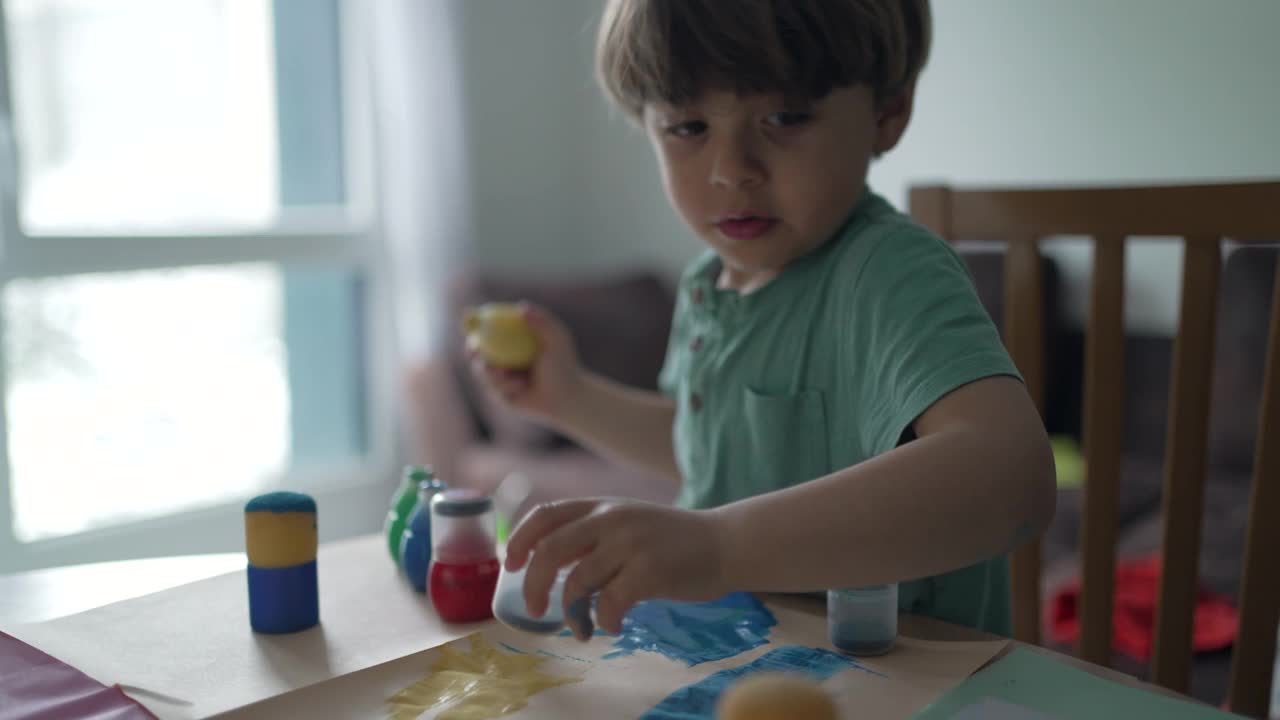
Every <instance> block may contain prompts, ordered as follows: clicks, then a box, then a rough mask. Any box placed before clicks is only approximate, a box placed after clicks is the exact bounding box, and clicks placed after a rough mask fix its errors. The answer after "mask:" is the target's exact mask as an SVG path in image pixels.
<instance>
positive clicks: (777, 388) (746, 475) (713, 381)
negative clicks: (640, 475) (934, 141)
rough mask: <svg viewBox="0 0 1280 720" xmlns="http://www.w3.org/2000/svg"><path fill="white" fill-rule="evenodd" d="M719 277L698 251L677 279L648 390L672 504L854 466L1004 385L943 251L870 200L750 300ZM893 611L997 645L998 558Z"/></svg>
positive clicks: (999, 349)
mask: <svg viewBox="0 0 1280 720" xmlns="http://www.w3.org/2000/svg"><path fill="white" fill-rule="evenodd" d="M720 268H721V265H720V261H719V258H718V257H717V256H716V255H714V254H713V253H708V254H706V255H704V256H703V257H702V258H700V259H699V260H697V261H695V262H694V263H693V264H692V265H691V266H690V267H689V268H688V270H687V271H686V272H685V274H684V276H683V278H682V279H681V283H680V293H679V297H678V299H677V301H676V311H675V318H674V320H673V324H672V331H671V340H670V344H669V346H668V348H667V358H666V363H665V365H664V367H663V370H662V375H661V378H660V386H661V388H662V390H663V391H664V392H665V393H667V394H669V395H670V396H672V397H673V398H675V400H676V408H677V410H676V421H675V428H674V442H675V452H676V460H677V462H678V464H679V466H680V470H681V473H682V475H683V477H684V486H683V489H682V491H681V493H680V497H679V499H678V501H677V502H678V504H679V505H680V506H681V507H687V508H709V507H716V506H719V505H723V504H726V503H730V502H733V501H735V500H740V499H743V498H747V497H751V496H754V495H760V494H762V493H767V492H771V491H773V490H779V489H782V488H785V487H788V486H791V485H795V484H798V483H802V482H805V481H807V480H812V479H814V478H818V477H821V476H823V475H827V474H830V473H832V472H835V471H837V470H840V469H843V468H846V467H849V466H851V465H856V464H858V463H860V462H863V461H864V460H867V459H869V458H872V457H874V456H876V455H880V454H882V453H885V452H887V451H889V450H892V449H893V448H895V447H896V446H898V444H899V443H900V442H901V441H902V440H903V439H904V438H906V437H910V434H909V433H910V428H911V424H912V423H913V422H914V421H915V419H916V418H917V417H918V416H919V415H920V414H921V413H923V412H924V411H925V410H926V409H927V408H928V407H929V406H930V405H932V404H933V403H934V402H935V401H937V400H938V399H939V398H941V397H942V396H943V395H945V394H947V393H948V392H950V391H952V390H954V389H956V388H958V387H960V386H962V385H965V384H967V383H970V382H973V381H975V380H979V379H981V378H984V377H990V376H993V375H1012V376H1015V377H1017V376H1018V372H1017V369H1016V368H1015V367H1014V365H1013V362H1012V361H1011V360H1010V358H1009V355H1008V353H1007V352H1006V351H1005V348H1004V346H1003V345H1002V344H1001V341H1000V337H999V334H998V332H997V330H996V328H995V326H994V325H993V324H992V322H991V319H990V318H989V316H988V315H987V314H986V312H985V310H984V309H983V307H982V304H981V303H980V301H979V300H978V297H977V293H976V292H975V290H974V288H973V284H972V281H971V279H970V276H969V273H968V270H967V269H966V267H965V265H964V263H963V261H962V260H961V259H960V258H959V256H958V255H957V254H956V253H955V251H954V250H953V249H952V248H951V246H949V245H948V244H947V243H946V242H944V241H943V240H942V239H940V238H938V237H937V236H936V235H934V234H933V233H931V232H929V231H928V230H926V229H924V228H923V227H921V226H920V225H917V224H916V223H914V222H913V221H912V220H911V219H910V218H908V217H906V216H905V215H903V214H901V213H899V212H898V211H896V210H895V209H894V208H893V207H892V206H891V205H889V203H887V202H886V201H885V200H884V199H882V198H881V197H879V196H878V195H876V194H875V193H873V192H871V191H869V190H868V191H867V192H865V193H864V194H863V197H862V198H861V199H860V200H859V202H858V204H857V207H856V208H855V209H854V211H853V213H852V214H851V215H850V218H849V220H848V221H847V222H846V224H845V225H844V227H843V228H842V229H841V230H840V231H839V234H838V236H837V237H836V238H834V239H833V240H832V241H831V242H829V243H827V244H826V245H824V246H822V247H821V248H819V249H818V250H815V251H814V252H812V253H810V254H809V255H806V256H804V257H802V258H799V259H797V260H795V261H793V262H792V263H791V264H790V265H788V266H787V268H786V269H785V270H784V271H783V272H782V273H780V274H779V275H778V276H777V277H776V278H774V279H773V280H772V281H771V282H770V283H769V284H767V285H765V286H763V287H761V288H759V289H758V290H756V291H754V292H751V293H748V294H746V295H743V294H741V293H738V292H736V291H731V290H718V289H716V278H717V275H718V273H719V271H720ZM921 500H922V501H925V500H926V499H925V498H922V499H921ZM902 520H903V522H904V523H910V522H911V518H910V517H904V518H903V519H902ZM922 531H927V529H922ZM851 554H855V553H851ZM899 606H900V607H901V608H902V609H903V610H904V611H907V612H912V613H917V614H924V615H930V616H933V617H937V618H939V619H942V620H946V621H949V622H954V623H958V624H962V625H967V626H969V627H975V628H978V629H982V630H986V631H989V632H996V633H1001V634H1006V635H1007V634H1008V632H1009V586H1008V567H1007V562H1006V559H1005V558H1004V557H999V558H993V559H991V560H988V561H985V562H982V563H979V564H977V565H974V566H972V567H968V568H964V569H961V570H956V571H954V572H950V573H947V574H944V575H939V576H935V577H930V578H925V579H921V580H915V581H910V582H904V583H902V584H900V586H899Z"/></svg>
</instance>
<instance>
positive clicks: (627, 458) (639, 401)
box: [556, 373, 681, 486]
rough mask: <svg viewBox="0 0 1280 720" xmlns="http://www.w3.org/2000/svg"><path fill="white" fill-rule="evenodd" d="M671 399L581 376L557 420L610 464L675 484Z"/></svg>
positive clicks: (593, 376) (598, 377) (589, 375)
mask: <svg viewBox="0 0 1280 720" xmlns="http://www.w3.org/2000/svg"><path fill="white" fill-rule="evenodd" d="M675 416H676V406H675V401H673V400H672V399H671V398H669V397H667V396H665V395H663V394H661V393H656V392H651V391H647V390H640V389H637V388H633V387H629V386H627V385H623V384H621V383H618V382H615V381H613V380H610V379H608V378H605V377H603V376H601V375H597V374H595V373H584V374H583V377H582V381H581V383H579V384H578V386H577V387H576V390H575V392H574V393H573V396H572V399H571V400H570V401H569V402H567V403H565V406H564V408H563V409H562V410H561V411H560V413H559V414H558V416H557V417H556V424H557V425H558V426H559V427H560V429H561V430H562V431H564V432H565V433H567V434H569V435H571V436H573V438H574V439H576V440H577V441H578V442H580V443H582V444H583V445H586V446H588V447H590V448H591V449H593V450H595V451H596V452H598V453H600V454H602V455H605V456H607V457H609V458H610V459H611V460H613V461H615V462H618V463H621V464H626V465H631V466H633V467H639V468H641V469H644V470H648V471H650V472H654V473H657V474H658V475H661V476H662V477H664V478H667V479H669V480H671V481H672V482H674V483H675V484H676V485H677V486H679V484H680V482H681V480H680V470H679V468H678V466H677V465H676V458H675V449H674V447H673V445H672V434H671V431H672V424H673V423H674V422H675Z"/></svg>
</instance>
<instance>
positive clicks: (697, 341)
mask: <svg viewBox="0 0 1280 720" xmlns="http://www.w3.org/2000/svg"><path fill="white" fill-rule="evenodd" d="M689 349H690V350H692V351H693V352H698V351H699V350H701V349H702V336H701V335H699V336H696V337H694V338H693V340H691V341H689Z"/></svg>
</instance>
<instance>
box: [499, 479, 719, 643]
mask: <svg viewBox="0 0 1280 720" xmlns="http://www.w3.org/2000/svg"><path fill="white" fill-rule="evenodd" d="M722 536H723V531H722V530H721V529H720V525H719V521H718V520H717V516H715V515H712V514H711V513H707V512H699V511H690V510H678V509H676V508H672V507H667V506H662V505H651V504H648V503H640V502H634V501H625V500H620V501H614V500H602V499H593V500H568V501H563V502H558V503H552V504H550V505H544V506H541V507H539V508H537V509H536V510H534V511H533V512H532V513H530V515H529V516H528V517H527V518H525V520H524V522H522V523H521V524H520V527H519V528H517V529H516V532H515V534H514V535H512V536H511V540H510V542H509V543H508V545H507V561H506V563H507V567H508V568H511V569H519V568H520V567H521V566H523V565H524V564H525V562H526V561H528V563H529V567H528V570H527V571H526V574H525V580H524V599H525V603H526V605H527V606H528V608H529V612H530V614H532V615H534V616H540V615H542V614H543V613H544V612H545V611H546V609H547V602H548V596H549V594H550V591H551V585H552V583H553V582H554V580H555V577H556V574H557V572H558V571H559V570H560V568H562V567H564V566H566V565H570V564H572V563H574V562H577V563H578V565H577V567H575V568H574V569H573V571H572V572H571V573H570V574H569V577H568V579H567V580H566V582H565V588H564V605H565V614H566V617H571V616H572V615H573V613H572V612H571V611H570V606H571V605H573V603H574V602H575V601H579V600H582V599H585V598H587V597H588V596H590V595H591V594H593V593H599V596H600V601H599V605H598V606H597V611H596V614H597V619H598V620H599V622H600V625H601V627H603V628H604V629H605V630H607V631H609V632H613V633H619V632H621V631H622V618H623V616H624V615H626V614H627V611H628V610H630V609H631V607H632V606H634V605H635V604H636V603H638V602H640V601H641V600H647V599H650V598H666V599H671V600H689V601H703V600H713V599H715V598H717V597H720V596H721V595H723V594H725V593H726V592H728V591H729V590H730V588H727V587H725V584H726V583H725V581H724V578H723V577H722V574H721V569H722V568H723V567H724V566H725V563H724V562H723V559H724V556H725V553H726V550H725V548H724V542H723V539H722ZM531 553H532V556H533V557H532V559H529V556H530V554H531ZM570 625H571V627H573V626H574V624H573V623H570ZM573 629H574V633H575V634H576V635H577V636H578V639H580V640H586V639H588V637H589V635H590V630H589V629H585V628H580V627H573ZM584 636H585V637H584Z"/></svg>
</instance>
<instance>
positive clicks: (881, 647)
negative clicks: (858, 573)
mask: <svg viewBox="0 0 1280 720" xmlns="http://www.w3.org/2000/svg"><path fill="white" fill-rule="evenodd" d="M827 634H828V636H829V637H830V639H831V644H832V645H834V646H835V647H836V649H837V650H839V651H841V652H844V653H848V654H850V655H864V656H865V655H883V654H885V653H887V652H889V651H890V650H892V649H893V646H894V642H895V641H896V640H897V637H898V585H897V584H896V583H894V584H892V585H877V586H875V587H867V588H842V589H839V590H828V591H827Z"/></svg>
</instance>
